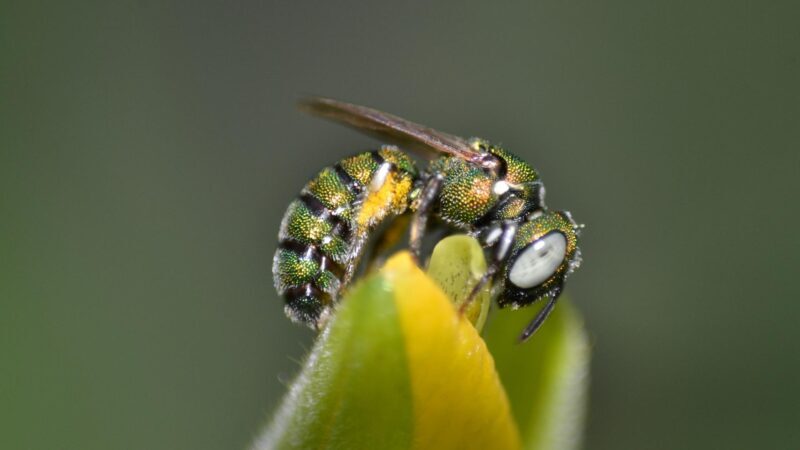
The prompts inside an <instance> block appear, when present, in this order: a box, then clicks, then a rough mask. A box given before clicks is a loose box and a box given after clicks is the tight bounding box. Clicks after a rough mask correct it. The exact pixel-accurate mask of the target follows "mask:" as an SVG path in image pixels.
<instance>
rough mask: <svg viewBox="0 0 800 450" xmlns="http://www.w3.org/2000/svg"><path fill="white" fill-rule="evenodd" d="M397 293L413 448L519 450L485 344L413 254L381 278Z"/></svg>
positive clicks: (402, 257) (397, 258) (398, 257)
mask: <svg viewBox="0 0 800 450" xmlns="http://www.w3.org/2000/svg"><path fill="white" fill-rule="evenodd" d="M381 275H382V276H383V277H384V278H386V279H387V280H389V281H390V284H391V286H392V289H393V291H394V293H395V302H396V308H397V313H398V316H399V318H400V324H401V329H402V330H403V337H404V341H405V352H406V358H407V364H408V370H409V376H410V381H411V393H412V399H413V401H412V405H413V406H412V408H413V414H412V417H413V426H414V432H413V441H412V442H413V448H419V449H443V450H444V449H464V448H491V449H518V448H520V445H521V444H520V438H519V433H518V430H517V427H516V425H515V423H514V420H513V418H512V415H511V409H510V407H509V402H508V398H507V397H506V393H505V391H504V390H503V387H502V385H501V384H500V380H499V378H498V376H497V372H496V371H495V366H494V360H493V359H492V356H491V355H490V354H489V352H488V350H487V348H486V344H485V343H484V342H483V340H482V339H481V337H480V336H479V335H478V333H477V331H476V330H475V328H474V327H473V326H472V325H471V324H470V322H469V321H468V320H466V318H464V317H461V316H459V315H458V314H457V312H456V311H455V309H454V307H453V305H452V303H451V302H450V300H449V299H448V298H447V297H446V296H445V295H444V294H443V293H442V291H441V290H440V289H439V287H438V286H436V284H435V283H434V282H433V281H432V280H431V279H430V278H428V277H427V276H426V275H425V274H424V273H423V272H422V271H421V270H420V269H419V268H418V267H417V266H416V264H415V263H414V262H413V260H412V259H411V257H410V255H409V254H408V253H400V254H398V255H396V256H394V257H392V258H391V259H390V260H389V261H388V262H387V264H386V266H385V267H384V269H383V270H382V271H381Z"/></svg>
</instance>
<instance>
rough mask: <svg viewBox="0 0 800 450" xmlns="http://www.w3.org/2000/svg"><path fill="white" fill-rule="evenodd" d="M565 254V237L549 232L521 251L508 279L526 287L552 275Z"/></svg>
mask: <svg viewBox="0 0 800 450" xmlns="http://www.w3.org/2000/svg"><path fill="white" fill-rule="evenodd" d="M566 254H567V238H566V237H565V236H564V235H563V234H561V233H558V232H555V233H550V234H548V235H546V236H544V237H543V238H541V239H539V240H537V241H536V242H534V243H533V244H531V245H530V246H529V247H528V248H526V249H525V250H523V251H522V253H520V254H519V256H517V259H516V260H515V261H514V265H513V266H511V271H510V272H509V273H508V279H509V281H511V282H512V283H514V285H516V286H517V287H519V288H521V289H528V288H532V287H534V286H537V285H539V284H542V283H543V282H544V281H545V280H547V279H548V278H550V277H551V276H553V274H554V273H556V270H558V267H559V266H560V265H561V263H562V262H564V257H565V256H566Z"/></svg>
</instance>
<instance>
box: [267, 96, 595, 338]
mask: <svg viewBox="0 0 800 450" xmlns="http://www.w3.org/2000/svg"><path fill="white" fill-rule="evenodd" d="M302 106H303V107H304V109H306V110H307V111H309V112H311V113H312V114H316V115H319V116H322V117H326V118H329V119H333V120H336V121H339V122H343V123H345V124H347V125H350V126H353V127H355V128H357V129H360V130H362V131H365V132H368V133H370V134H377V135H379V136H380V137H383V138H387V139H388V140H390V141H392V142H394V143H396V144H398V145H401V146H402V147H403V148H407V149H410V150H416V151H422V152H424V153H425V154H428V155H433V156H434V158H435V159H433V160H432V161H431V162H430V164H429V165H428V167H427V168H425V169H424V170H422V171H419V170H418V169H417V167H416V165H415V163H414V161H413V160H412V159H411V158H410V157H409V156H408V155H406V154H405V153H404V152H403V151H401V150H400V149H399V148H398V147H394V146H383V147H381V148H380V149H379V150H377V151H372V152H365V153H361V154H358V155H355V156H352V157H350V158H346V159H344V160H342V161H340V162H339V163H337V164H336V165H334V166H333V167H328V168H325V169H323V170H322V171H321V172H320V173H319V174H318V175H317V176H316V177H315V178H314V179H313V180H311V181H310V182H309V183H308V184H307V185H306V186H305V187H304V188H303V190H302V192H301V194H300V197H299V198H298V199H297V200H295V201H294V202H292V203H291V204H290V205H289V209H288V210H287V212H286V215H285V216H284V219H283V222H282V224H281V228H280V234H279V246H278V250H277V252H276V253H275V258H274V262H273V275H274V279H275V287H276V289H277V290H278V292H279V293H280V294H281V295H283V296H284V298H285V299H286V314H287V315H288V316H289V317H290V318H291V319H292V320H293V321H296V322H301V323H305V324H307V325H310V326H312V327H315V328H318V327H319V326H320V325H321V323H322V322H324V320H325V318H326V317H327V316H328V315H329V314H330V312H331V310H332V308H333V306H334V305H335V302H336V300H337V298H338V296H339V293H340V292H341V291H342V289H344V288H345V287H346V286H347V285H348V284H349V282H350V281H351V280H352V277H353V274H354V273H355V270H356V268H357V266H358V263H359V261H360V258H361V257H362V256H363V254H364V251H365V246H366V243H367V240H368V238H369V237H370V235H371V233H372V232H373V230H374V229H375V228H376V227H377V226H378V225H379V224H380V223H382V222H384V221H386V220H387V219H389V218H391V217H394V216H398V215H402V214H404V213H406V212H409V211H410V212H412V213H413V218H412V221H411V231H410V238H409V241H410V242H409V243H410V247H411V250H412V252H413V253H414V254H415V255H417V256H418V255H419V253H420V249H421V246H422V238H423V236H424V234H425V232H426V228H427V224H428V221H429V219H434V220H435V221H436V222H437V223H438V224H442V225H444V226H446V227H447V228H448V229H450V230H461V231H464V232H467V233H469V234H471V235H472V236H475V237H476V238H477V239H478V240H479V241H480V242H481V244H482V245H483V246H484V248H485V249H486V252H487V257H488V261H489V267H488V270H487V272H486V274H485V275H484V276H483V277H482V279H481V280H480V282H479V283H478V285H476V286H475V288H474V289H473V293H477V292H478V291H479V290H480V289H481V288H482V287H483V286H484V285H485V284H486V283H488V282H490V281H493V282H494V283H495V285H496V286H498V290H497V292H499V294H498V295H497V302H498V304H499V305H500V307H505V306H511V307H512V308H519V307H522V306H527V305H530V304H532V303H534V302H536V301H537V300H541V299H544V298H547V299H548V302H547V304H546V305H545V306H544V307H543V308H542V310H541V311H540V312H539V313H538V315H537V316H536V318H534V320H533V321H532V322H531V323H530V325H528V326H527V327H526V328H525V330H524V331H523V333H522V335H521V336H520V339H521V340H525V339H527V338H529V337H530V336H531V335H532V334H533V333H534V332H535V331H536V330H537V329H538V328H539V326H540V325H541V324H542V323H543V322H544V320H545V319H546V318H547V316H548V315H549V314H550V312H551V311H552V309H553V307H554V306H555V304H556V301H557V300H558V297H559V295H560V294H561V290H562V287H563V284H564V280H565V279H566V277H567V276H568V275H569V274H570V273H571V272H572V271H573V270H575V269H576V268H577V267H578V266H579V265H580V261H581V257H580V250H579V248H578V233H579V230H580V227H579V226H578V225H576V224H575V222H574V221H573V220H572V218H571V216H570V214H569V213H568V212H565V211H550V210H548V209H547V208H546V207H545V204H544V185H543V184H542V182H541V180H540V178H539V174H538V173H537V172H536V171H535V170H534V169H533V168H532V167H531V166H530V165H528V164H527V163H525V162H524V161H522V160H521V159H519V158H518V157H516V156H515V155H513V154H511V153H510V152H508V151H506V150H504V149H502V148H500V147H498V146H496V145H492V144H490V143H488V142H487V141H485V140H483V139H478V138H472V139H469V140H466V139H463V138H460V137H457V136H452V135H449V134H447V133H443V132H440V131H436V130H433V129H430V128H427V127H424V126H422V125H418V124H415V123H412V122H409V121H407V120H405V119H401V118H399V117H396V116H393V115H390V114H387V113H383V112H380V111H377V110H374V109H371V108H367V107H363V106H358V105H353V104H349V103H344V102H340V101H336V100H331V99H325V98H313V99H309V100H307V101H305V102H304V103H303V104H302Z"/></svg>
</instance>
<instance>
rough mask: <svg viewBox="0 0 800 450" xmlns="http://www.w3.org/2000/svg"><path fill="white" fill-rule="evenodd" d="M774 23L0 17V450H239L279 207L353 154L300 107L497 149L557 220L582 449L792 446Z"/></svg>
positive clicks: (272, 398)
mask: <svg viewBox="0 0 800 450" xmlns="http://www.w3.org/2000/svg"><path fill="white" fill-rule="evenodd" d="M334 3H335V4H334ZM799 9H800V8H798V7H797V6H795V5H794V4H793V2H788V1H787V2H763V3H756V2H744V1H738V2H723V1H706V2H694V1H677V2H667V1H661V2H634V1H627V2H623V1H606V2H595V1H578V2H575V1H569V2H563V1H543V2H540V1H537V2H516V3H513V4H512V3H505V4H502V5H501V4H499V3H497V4H495V3H492V2H448V3H436V4H434V3H433V2H415V3H405V4H401V3H400V2H391V3H390V2H386V3H381V4H378V3H372V2H363V3H358V2H327V3H326V2H250V1H244V2H211V1H198V2H191V3H189V2H187V3H186V4H181V2H144V1H137V2H96V3H94V4H91V3H83V2H48V3H45V2H17V3H14V2H10V3H9V2H3V4H2V6H0V58H1V59H0V405H1V406H0V448H3V449H44V448H58V449H189V448H191V449H236V448H242V447H244V446H245V445H246V444H247V443H248V442H249V440H250V439H251V437H252V436H254V434H255V433H256V431H257V430H258V429H259V426H260V424H261V423H263V421H264V420H265V419H266V418H267V417H268V415H269V413H270V411H271V410H272V409H273V407H274V406H275V405H276V403H277V402H278V401H279V399H280V397H281V395H282V393H283V390H284V386H285V384H286V382H287V381H288V380H290V379H291V376H292V374H294V373H295V372H296V370H297V368H298V360H299V359H300V358H302V355H303V353H304V351H305V350H306V349H307V348H308V347H309V345H310V343H311V338H312V335H311V333H310V332H307V331H305V330H303V329H301V328H299V327H296V326H293V325H291V324H290V323H289V321H288V320H286V318H285V317H284V315H283V311H282V305H281V301H280V300H279V299H278V297H277V296H276V294H275V293H274V291H273V288H272V280H271V273H270V271H271V267H270V266H271V258H272V252H273V250H274V247H275V238H276V234H277V229H278V224H279V220H280V217H281V215H282V213H283V210H284V208H285V207H286V205H287V204H288V202H289V201H290V200H291V199H292V198H293V197H294V196H295V195H296V194H297V193H298V191H299V189H300V188H301V186H302V185H303V184H304V183H305V182H306V180H308V179H309V178H310V177H311V176H312V175H314V174H315V173H316V172H317V171H318V170H319V169H320V168H322V167H323V166H325V165H329V164H332V163H333V162H335V161H336V160H337V159H339V158H342V157H343V156H345V155H348V154H350V153H353V152H355V151H359V150H363V149H366V148H369V147H374V146H375V145H376V142H374V141H372V140H370V139H368V138H366V137H362V136H360V135H358V134H356V133H354V132H352V131H350V130H347V129H345V128H340V127H338V126H335V125H331V124H329V123H326V122H323V121H319V120H315V119H312V118H309V117H306V116H304V115H302V114H300V113H299V112H297V111H296V110H295V109H294V101H295V100H296V99H297V98H298V96H299V95H302V94H306V93H317V94H324V95H328V96H333V97H338V98H342V99H347V100H351V101H354V102H358V103H363V104H368V105H372V106H376V107H379V108H381V109H384V110H387V111H390V112H394V113H397V114H400V115H403V116H406V117H408V118H411V119H413V120H415V121H418V122H421V123H424V124H428V125H431V126H434V127H437V128H440V129H443V130H446V131H449V132H452V133H454V134H459V135H465V136H470V135H477V136H482V137H485V138H488V139H491V140H494V141H499V142H502V143H503V144H504V145H505V146H506V147H507V148H509V149H511V150H513V151H515V152H517V153H519V154H520V155H521V156H523V157H524V158H525V159H527V160H528V161H530V162H532V163H533V164H534V165H535V166H536V167H537V168H538V169H539V170H540V172H541V173H542V174H543V177H544V180H545V182H546V183H547V187H548V191H547V192H548V197H547V199H548V204H549V205H550V206H551V207H554V208H564V209H569V210H571V211H572V212H573V213H574V215H575V217H576V218H577V219H578V220H579V221H580V222H583V223H585V224H587V228H586V232H585V234H584V239H583V251H584V256H585V260H584V266H583V268H582V269H581V270H580V271H579V272H578V273H577V274H576V275H575V276H574V277H573V278H572V279H571V280H570V281H571V283H570V284H569V291H570V293H571V297H572V298H573V299H574V300H575V303H576V304H577V306H578V307H579V308H580V309H581V310H582V311H583V313H584V314H585V318H586V323H587V326H588V328H589V332H590V334H591V336H592V343H593V347H594V356H593V363H592V364H593V365H592V370H593V374H592V379H593V382H592V404H591V409H590V417H589V423H588V430H587V437H586V442H587V448H591V449H653V448H671V449H672V448H682V449H707V448H737V449H749V448H770V449H772V448H775V449H778V448H780V449H784V448H785V449H788V448H800V427H799V426H798V425H800V413H799V412H798V410H799V408H798V403H799V401H800V377H798V375H800V352H798V342H799V341H798V339H799V338H800V327H798V326H797V324H798V313H800V302H798V300H799V299H800V295H799V294H800V287H799V286H798V283H797V272H798V262H799V261H798V256H797V255H798V253H799V252H800V239H799V238H798V236H797V233H798V229H797V223H798V220H799V219H800V212H799V211H798V207H797V202H796V199H795V197H796V195H797V194H798V186H797V178H798V176H800V156H798V143H800V139H799V138H800V123H798V117H800V89H798V80H799V79H800V57H799V56H798V55H800V44H799V43H800V32H799V31H798V30H799V28H798V19H800V14H799V11H798V10H799Z"/></svg>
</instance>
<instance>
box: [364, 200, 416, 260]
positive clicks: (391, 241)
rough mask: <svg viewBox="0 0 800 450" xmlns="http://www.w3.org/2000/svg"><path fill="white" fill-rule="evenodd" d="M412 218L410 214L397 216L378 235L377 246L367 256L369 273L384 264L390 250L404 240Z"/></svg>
mask: <svg viewBox="0 0 800 450" xmlns="http://www.w3.org/2000/svg"><path fill="white" fill-rule="evenodd" d="M410 218H411V216H410V215H409V214H403V215H400V216H397V218H396V219H395V220H394V221H392V222H391V223H390V224H389V225H388V226H387V227H385V228H383V230H381V231H380V234H378V237H377V239H376V240H375V245H373V246H372V249H371V250H370V251H369V256H367V270H368V271H371V270H373V269H374V268H376V267H377V266H380V265H382V264H383V261H384V260H385V259H386V254H387V253H388V252H389V250H391V248H392V247H394V246H395V245H396V244H397V243H398V242H400V240H401V239H402V238H403V235H404V234H405V232H406V230H407V229H408V224H409V222H410Z"/></svg>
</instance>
